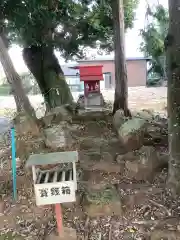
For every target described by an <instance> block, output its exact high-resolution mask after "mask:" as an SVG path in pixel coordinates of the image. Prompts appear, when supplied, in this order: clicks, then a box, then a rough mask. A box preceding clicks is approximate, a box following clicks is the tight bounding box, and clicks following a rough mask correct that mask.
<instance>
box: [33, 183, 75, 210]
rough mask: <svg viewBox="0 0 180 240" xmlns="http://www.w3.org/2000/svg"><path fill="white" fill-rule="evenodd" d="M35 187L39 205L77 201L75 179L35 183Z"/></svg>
mask: <svg viewBox="0 0 180 240" xmlns="http://www.w3.org/2000/svg"><path fill="white" fill-rule="evenodd" d="M34 189H35V196H36V204H37V205H38V206H40V205H49V204H57V203H67V202H75V201H76V196H75V184H74V182H73V181H63V182H55V183H43V184H35V185H34Z"/></svg>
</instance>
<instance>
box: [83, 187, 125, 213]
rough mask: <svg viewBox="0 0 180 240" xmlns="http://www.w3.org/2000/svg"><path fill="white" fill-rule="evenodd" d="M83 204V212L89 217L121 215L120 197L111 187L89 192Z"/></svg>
mask: <svg viewBox="0 0 180 240" xmlns="http://www.w3.org/2000/svg"><path fill="white" fill-rule="evenodd" d="M84 203H85V205H84V210H85V212H86V213H87V215H88V216H90V217H101V216H112V215H121V214H122V206H121V201H120V196H119V195H118V193H117V191H116V190H115V188H113V187H109V188H108V187H106V188H101V189H99V188H98V189H91V190H89V191H88V193H87V194H86V196H85V199H84Z"/></svg>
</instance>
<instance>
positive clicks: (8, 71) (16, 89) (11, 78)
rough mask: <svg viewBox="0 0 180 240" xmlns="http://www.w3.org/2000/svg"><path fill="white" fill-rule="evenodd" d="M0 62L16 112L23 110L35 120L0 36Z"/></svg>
mask: <svg viewBox="0 0 180 240" xmlns="http://www.w3.org/2000/svg"><path fill="white" fill-rule="evenodd" d="M0 61H1V64H2V66H3V69H4V72H5V75H6V78H7V81H8V82H9V84H10V86H11V88H12V92H13V95H14V96H15V101H16V105H17V108H18V110H24V111H25V112H26V113H27V114H28V116H29V117H33V118H35V117H36V115H35V111H34V109H33V108H32V106H31V104H30V102H29V99H28V97H27V96H26V95H25V93H24V89H23V86H22V83H21V79H20V77H19V75H18V73H17V72H16V70H15V69H14V66H13V64H12V61H11V59H10V57H9V54H8V51H7V48H6V46H5V44H4V42H3V39H2V38H1V36H0Z"/></svg>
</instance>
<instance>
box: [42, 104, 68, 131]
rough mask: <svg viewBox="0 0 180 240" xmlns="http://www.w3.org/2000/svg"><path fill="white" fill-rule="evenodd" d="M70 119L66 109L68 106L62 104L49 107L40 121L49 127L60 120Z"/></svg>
mask: <svg viewBox="0 0 180 240" xmlns="http://www.w3.org/2000/svg"><path fill="white" fill-rule="evenodd" d="M71 119H72V116H71V114H70V112H69V111H68V106H66V105H62V106H59V107H56V108H53V109H51V111H50V112H47V113H46V115H45V116H44V117H43V118H42V121H43V122H44V124H45V127H49V126H51V125H52V124H58V123H60V122H61V121H71Z"/></svg>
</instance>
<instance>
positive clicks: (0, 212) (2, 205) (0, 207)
mask: <svg viewBox="0 0 180 240" xmlns="http://www.w3.org/2000/svg"><path fill="white" fill-rule="evenodd" d="M4 210H5V203H4V202H3V201H2V200H1V201H0V216H2V215H4Z"/></svg>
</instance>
